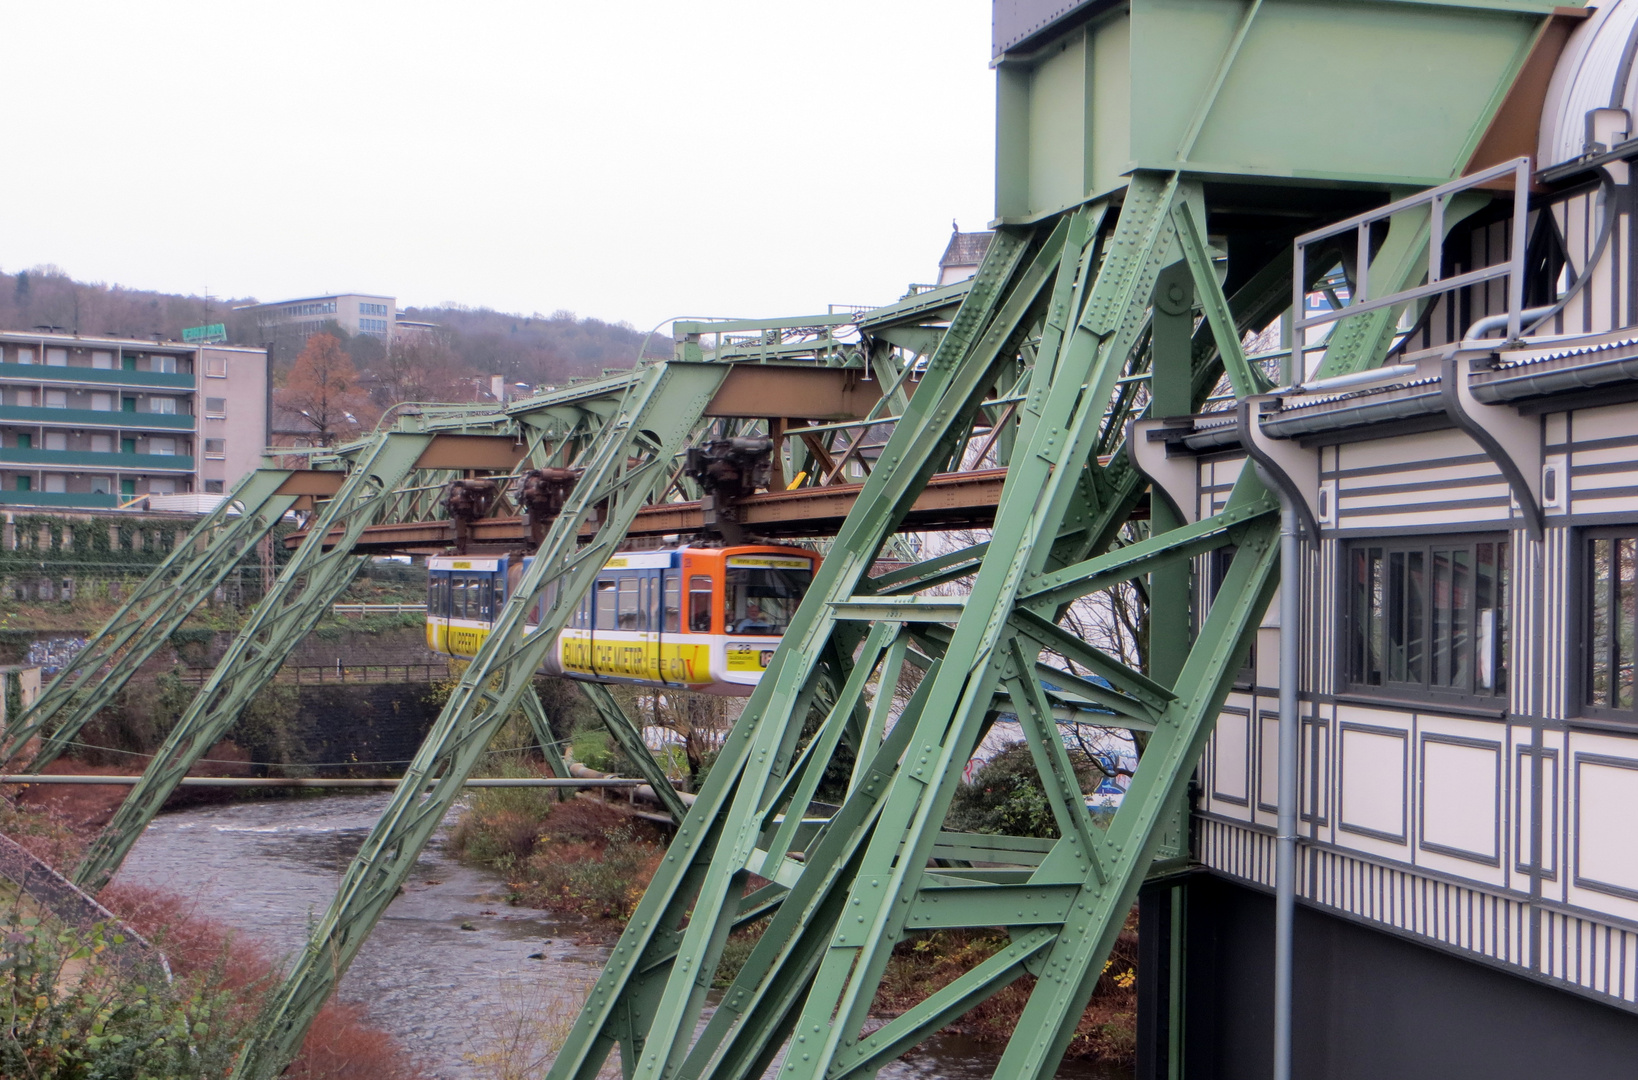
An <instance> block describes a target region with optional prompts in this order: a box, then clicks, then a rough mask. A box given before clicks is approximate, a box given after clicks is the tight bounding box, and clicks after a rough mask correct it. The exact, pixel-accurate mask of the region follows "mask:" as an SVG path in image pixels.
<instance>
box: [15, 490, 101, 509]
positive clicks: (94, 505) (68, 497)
mask: <svg viewBox="0 0 1638 1080" xmlns="http://www.w3.org/2000/svg"><path fill="white" fill-rule="evenodd" d="M120 498H121V497H120V496H118V495H93V494H91V493H90V492H88V491H67V492H64V491H0V506H49V507H53V508H56V509H62V510H112V509H113V508H114V507H116V506H118V505H119V501H120Z"/></svg>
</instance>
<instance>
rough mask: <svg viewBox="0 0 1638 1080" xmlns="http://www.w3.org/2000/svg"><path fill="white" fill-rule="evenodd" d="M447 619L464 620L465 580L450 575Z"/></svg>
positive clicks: (456, 575)
mask: <svg viewBox="0 0 1638 1080" xmlns="http://www.w3.org/2000/svg"><path fill="white" fill-rule="evenodd" d="M449 617H450V618H451V619H464V618H466V578H464V577H462V576H461V575H459V574H452V575H451V576H450V579H449Z"/></svg>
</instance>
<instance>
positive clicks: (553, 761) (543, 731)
mask: <svg viewBox="0 0 1638 1080" xmlns="http://www.w3.org/2000/svg"><path fill="white" fill-rule="evenodd" d="M518 704H519V705H520V706H521V707H522V709H523V715H524V717H525V718H526V719H527V720H528V721H529V727H530V730H532V731H533V732H534V733H535V741H536V742H538V743H539V744H540V752H541V753H542V754H543V755H545V757H546V764H547V766H548V767H549V768H550V769H551V770H552V775H553V776H557V777H561V778H563V779H568V776H569V766H568V763H567V762H565V761H564V760H563V752H562V751H561V750H559V749H558V746H557V739H556V738H554V737H553V736H552V725H551V722H550V721H549V720H548V719H547V718H546V708H545V706H543V705H541V703H540V695H539V694H537V693H535V690H534V688H533V687H530V688H529V692H528V693H526V694H522V695H520V696H519V701H518ZM567 795H568V792H566V791H559V792H558V798H559V799H562V798H566V797H567Z"/></svg>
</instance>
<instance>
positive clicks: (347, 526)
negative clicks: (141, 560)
mask: <svg viewBox="0 0 1638 1080" xmlns="http://www.w3.org/2000/svg"><path fill="white" fill-rule="evenodd" d="M432 438H433V436H432V435H431V434H428V433H425V432H407V431H386V432H381V433H379V434H377V435H375V436H373V437H372V438H371V439H370V440H368V441H367V442H366V443H364V444H363V445H362V446H361V447H360V448H359V449H358V450H357V451H356V453H355V454H354V455H352V460H351V462H350V464H351V469H350V471H349V472H348V474H347V479H346V480H345V481H343V482H342V485H341V488H340V490H338V491H337V492H336V494H335V495H334V496H333V497H332V498H330V499H329V500H328V501H327V502H326V503H324V505H323V508H322V509H321V510H320V511H319V512H318V513H317V514H315V515H314V519H313V521H312V522H311V523H310V524H309V527H308V531H307V537H306V539H305V540H304V541H303V542H302V545H301V547H300V548H299V549H297V551H296V553H295V554H294V555H293V556H291V558H290V561H289V562H287V563H286V564H285V566H284V569H283V570H282V571H280V573H279V577H278V579H277V580H276V581H275V582H274V584H273V588H272V589H271V590H269V592H268V594H267V595H266V596H264V597H262V600H261V602H260V603H259V604H257V605H256V609H255V611H254V612H252V614H251V616H250V618H249V619H247V620H246V621H245V625H244V626H243V627H242V628H241V629H240V631H239V633H238V635H237V636H236V637H235V638H234V639H233V644H231V645H230V646H228V650H227V652H225V653H224V654H223V655H222V659H221V660H220V661H219V662H218V663H217V665H216V668H215V669H214V670H213V671H212V672H211V675H210V678H209V679H207V680H206V681H205V684H204V685H203V686H202V687H200V688H199V692H198V693H197V694H195V695H194V698H193V701H192V702H191V703H190V704H189V706H188V708H187V711H185V712H184V713H183V714H182V717H181V719H180V720H178V721H177V723H176V726H175V727H174V728H172V729H171V731H170V734H168V735H167V736H166V738H165V742H164V744H163V745H162V746H161V747H160V748H159V750H158V752H157V753H155V755H154V757H153V759H152V760H151V761H150V762H149V763H148V767H147V768H146V769H145V770H144V771H143V774H142V779H141V780H140V781H138V782H137V784H136V786H135V787H134V788H132V789H131V793H130V794H129V795H128V796H126V798H125V801H124V802H123V803H121V804H120V808H119V809H118V810H117V811H115V813H114V816H113V818H112V819H111V820H110V821H109V822H108V824H107V825H106V826H104V827H103V829H102V831H101V832H100V833H99V834H98V835H97V837H96V839H95V840H93V841H92V842H91V845H90V846H89V847H88V848H87V849H86V852H85V855H84V856H83V857H82V858H81V860H80V863H79V865H78V866H77V867H75V869H74V874H73V879H74V882H75V884H77V885H79V886H80V887H81V888H84V889H86V890H87V891H90V892H96V891H98V890H100V889H101V888H102V887H103V886H104V885H105V884H107V883H108V879H109V878H111V877H113V875H114V871H115V870H117V869H119V864H120V863H121V862H123V861H124V859H125V856H126V854H127V853H128V852H129V851H130V850H131V846H132V845H133V844H135V843H136V841H137V838H138V837H140V836H141V835H142V831H143V830H144V829H146V828H147V827H148V823H149V822H151V821H152V820H153V818H154V815H155V814H157V813H159V810H160V807H162V806H163V805H164V804H165V800H166V799H167V798H169V797H170V794H171V792H172V791H174V790H175V789H176V785H177V784H178V783H179V782H180V781H181V779H182V777H184V776H186V775H187V774H188V771H189V770H190V769H191V768H193V766H194V764H195V763H196V762H197V761H198V760H199V758H201V757H202V756H204V754H205V752H206V751H207V750H209V749H210V747H211V746H212V745H214V744H215V743H216V742H217V741H218V740H219V739H221V738H222V737H223V736H225V735H226V734H227V733H228V731H229V730H231V729H232V727H233V725H234V724H235V723H236V722H237V721H238V719H239V716H240V714H241V713H242V712H243V711H244V709H245V708H246V706H248V705H249V704H250V703H251V701H253V700H254V699H255V698H256V696H257V695H258V694H260V693H261V692H262V690H263V689H264V688H265V687H266V686H267V684H268V683H269V682H271V681H272V679H273V677H274V675H276V674H278V670H279V668H280V666H281V665H283V663H284V661H285V658H286V657H288V656H289V655H290V653H291V651H292V650H293V649H295V647H296V646H297V645H299V644H300V643H301V641H302V639H304V638H305V637H306V636H307V635H308V633H310V632H311V631H312V629H313V627H314V626H316V625H317V624H318V621H319V620H320V619H321V618H323V617H324V615H326V614H327V613H328V612H329V610H330V605H332V604H333V603H335V602H336V600H337V599H339V598H340V596H341V594H342V593H343V592H345V591H346V589H347V586H348V585H349V584H351V583H352V580H353V578H354V577H355V576H356V575H357V574H358V571H359V569H360V568H361V567H362V566H363V558H362V557H361V556H357V555H354V554H353V553H352V548H353V545H354V544H355V543H356V542H357V540H358V538H359V537H360V536H362V535H363V533H364V529H365V528H366V527H367V526H369V525H373V524H375V522H376V521H378V520H380V516H381V512H382V510H383V509H384V508H385V505H386V504H387V503H388V501H389V500H390V498H391V495H392V492H393V490H394V489H395V488H396V487H397V486H398V484H399V483H400V482H402V481H403V479H404V478H405V477H406V476H407V475H409V473H410V471H411V470H412V469H413V468H414V467H415V462H416V459H417V458H419V457H420V456H421V454H422V452H423V451H425V450H426V448H427V446H428V445H429V444H430V443H431V441H432ZM336 528H340V529H341V530H342V535H341V537H340V539H339V540H335V541H331V538H330V534H331V531H332V530H334V529H336ZM327 544H330V545H331V546H330V547H329V548H328V550H326V545H327Z"/></svg>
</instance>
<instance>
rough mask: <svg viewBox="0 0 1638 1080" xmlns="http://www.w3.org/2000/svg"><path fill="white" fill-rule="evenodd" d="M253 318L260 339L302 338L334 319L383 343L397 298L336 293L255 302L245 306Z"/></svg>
mask: <svg viewBox="0 0 1638 1080" xmlns="http://www.w3.org/2000/svg"><path fill="white" fill-rule="evenodd" d="M242 310H248V311H250V312H251V313H252V314H253V315H254V316H255V318H256V327H257V329H258V331H260V338H259V340H261V341H264V342H272V341H279V340H281V339H285V338H290V339H293V340H297V341H306V340H307V339H308V338H310V337H312V336H313V335H314V334H316V333H318V332H319V331H320V330H323V329H324V327H325V326H326V325H327V324H329V323H334V324H335V325H337V326H339V327H340V328H341V329H343V330H345V331H346V332H347V333H348V334H349V335H352V336H355V337H356V336H357V335H359V334H368V335H369V336H371V337H374V338H379V339H380V340H381V342H382V344H386V342H387V340H388V339H389V338H390V336H391V334H392V331H393V326H394V323H396V322H397V319H398V299H397V298H396V297H392V296H375V295H371V294H367V293H336V294H333V295H330V296H308V297H302V298H300V299H297V300H280V301H277V302H274V303H271V304H255V305H251V306H249V307H247V308H245V309H242Z"/></svg>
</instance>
